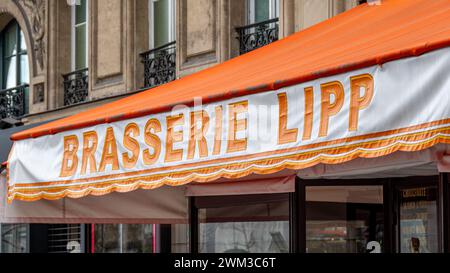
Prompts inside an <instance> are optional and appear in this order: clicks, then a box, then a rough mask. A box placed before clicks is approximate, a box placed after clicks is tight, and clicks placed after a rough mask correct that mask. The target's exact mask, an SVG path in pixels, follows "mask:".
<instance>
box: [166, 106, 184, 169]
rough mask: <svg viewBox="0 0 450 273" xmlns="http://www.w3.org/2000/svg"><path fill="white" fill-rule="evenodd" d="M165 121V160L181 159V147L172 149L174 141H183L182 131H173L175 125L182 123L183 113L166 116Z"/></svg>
mask: <svg viewBox="0 0 450 273" xmlns="http://www.w3.org/2000/svg"><path fill="white" fill-rule="evenodd" d="M166 122H167V135H166V156H165V162H174V161H181V160H182V159H183V150H182V149H175V150H174V149H173V144H174V143H175V142H181V141H183V132H182V131H177V132H175V131H174V127H175V126H179V125H183V123H184V115H183V114H179V115H177V116H169V117H167V118H166Z"/></svg>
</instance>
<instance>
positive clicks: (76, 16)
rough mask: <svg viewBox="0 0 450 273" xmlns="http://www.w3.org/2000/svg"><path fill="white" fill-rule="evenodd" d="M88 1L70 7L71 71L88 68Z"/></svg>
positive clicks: (82, 0)
mask: <svg viewBox="0 0 450 273" xmlns="http://www.w3.org/2000/svg"><path fill="white" fill-rule="evenodd" d="M88 4H89V2H88V0H80V1H79V4H77V5H74V6H73V7H72V70H73V71H76V70H80V69H83V68H87V67H88Z"/></svg>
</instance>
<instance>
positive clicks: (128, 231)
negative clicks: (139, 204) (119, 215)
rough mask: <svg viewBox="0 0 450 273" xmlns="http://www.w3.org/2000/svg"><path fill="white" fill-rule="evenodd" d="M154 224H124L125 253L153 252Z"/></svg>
mask: <svg viewBox="0 0 450 273" xmlns="http://www.w3.org/2000/svg"><path fill="white" fill-rule="evenodd" d="M152 233H153V230H152V225H139V224H134V225H123V246H124V250H123V251H124V252H125V253H152V251H153V247H152V246H153V242H152V238H153V236H152Z"/></svg>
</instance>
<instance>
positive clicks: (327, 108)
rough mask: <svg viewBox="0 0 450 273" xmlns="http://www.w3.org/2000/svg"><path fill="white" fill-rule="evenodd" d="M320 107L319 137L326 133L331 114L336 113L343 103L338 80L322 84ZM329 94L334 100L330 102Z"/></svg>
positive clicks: (341, 90) (342, 89) (342, 91)
mask: <svg viewBox="0 0 450 273" xmlns="http://www.w3.org/2000/svg"><path fill="white" fill-rule="evenodd" d="M320 87H321V89H322V109H321V115H320V129H319V137H325V136H327V134H328V123H329V119H330V117H331V116H334V115H336V114H337V113H338V112H339V111H340V110H341V108H342V105H343V104H344V87H343V86H342V84H341V83H340V82H338V81H335V82H330V83H325V84H322V85H321V86H320ZM331 94H333V95H334V102H333V103H331Z"/></svg>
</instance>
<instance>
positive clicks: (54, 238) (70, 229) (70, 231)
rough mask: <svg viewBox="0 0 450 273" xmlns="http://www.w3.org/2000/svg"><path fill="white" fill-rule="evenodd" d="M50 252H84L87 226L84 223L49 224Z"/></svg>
mask: <svg viewBox="0 0 450 273" xmlns="http://www.w3.org/2000/svg"><path fill="white" fill-rule="evenodd" d="M47 232H48V233H47V234H48V241H47V243H48V252H49V253H83V252H84V249H85V247H84V245H85V242H84V234H85V227H84V225H82V224H51V225H48V229H47Z"/></svg>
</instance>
